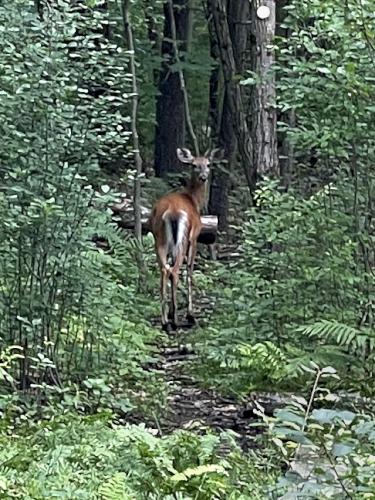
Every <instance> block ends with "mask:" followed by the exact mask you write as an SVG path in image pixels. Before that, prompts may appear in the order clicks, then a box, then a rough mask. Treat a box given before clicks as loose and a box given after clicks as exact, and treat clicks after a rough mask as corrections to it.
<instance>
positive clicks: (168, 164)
mask: <svg viewBox="0 0 375 500" xmlns="http://www.w3.org/2000/svg"><path fill="white" fill-rule="evenodd" d="M173 6H174V20H175V25H176V38H177V41H178V45H179V49H180V51H182V52H184V51H186V50H187V40H188V36H189V20H190V15H189V0H173ZM164 16H165V17H164V40H163V42H162V48H161V52H162V57H163V62H162V64H161V68H160V75H159V88H158V90H159V95H158V97H157V102H156V131H155V173H156V175H157V176H158V177H165V176H166V175H167V174H168V173H170V172H179V171H180V169H181V167H180V166H179V162H178V161H177V158H176V149H177V148H178V147H181V146H183V145H184V143H185V109H184V95H183V92H182V89H181V84H180V77H179V74H178V72H177V71H172V70H171V66H172V65H173V64H174V63H175V58H174V48H173V43H172V42H171V40H172V23H171V16H170V11H169V5H168V2H166V3H165V4H164Z"/></svg>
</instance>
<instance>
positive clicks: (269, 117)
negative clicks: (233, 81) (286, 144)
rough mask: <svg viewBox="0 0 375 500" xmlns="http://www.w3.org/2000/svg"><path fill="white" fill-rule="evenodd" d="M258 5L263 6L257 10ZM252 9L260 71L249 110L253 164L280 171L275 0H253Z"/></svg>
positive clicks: (254, 57)
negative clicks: (274, 40) (273, 45)
mask: <svg viewBox="0 0 375 500" xmlns="http://www.w3.org/2000/svg"><path fill="white" fill-rule="evenodd" d="M260 6H261V7H260ZM259 8H260V9H263V10H258V9H259ZM267 9H268V11H267ZM251 10H252V16H251V19H252V24H251V26H252V28H251V29H252V35H253V41H254V43H253V47H252V52H253V54H252V67H253V68H252V69H253V71H254V72H255V73H256V75H257V83H256V85H255V86H254V88H253V93H252V98H251V111H250V114H251V138H252V144H253V164H254V165H257V170H258V173H259V174H260V175H263V174H273V175H278V174H279V164H278V154H277V135H276V124H277V115H276V88H275V74H274V72H273V68H272V66H273V64H274V61H275V57H274V51H273V48H272V44H273V38H274V36H275V0H262V1H261V2H260V0H254V1H253V2H251ZM263 13H264V15H262V14H263Z"/></svg>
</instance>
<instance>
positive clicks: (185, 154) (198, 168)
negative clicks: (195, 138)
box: [177, 148, 219, 184]
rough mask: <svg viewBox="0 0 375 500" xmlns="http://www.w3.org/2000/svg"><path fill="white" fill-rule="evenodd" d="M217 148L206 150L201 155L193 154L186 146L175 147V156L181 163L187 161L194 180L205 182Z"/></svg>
mask: <svg viewBox="0 0 375 500" xmlns="http://www.w3.org/2000/svg"><path fill="white" fill-rule="evenodd" d="M218 151H219V149H214V150H212V151H210V150H208V151H206V153H205V154H204V155H203V156H193V155H192V154H191V151H190V150H189V149H186V148H178V149H177V157H178V159H179V160H180V162H182V163H188V164H190V165H191V167H192V176H193V177H194V180H195V181H198V182H199V183H201V184H204V183H205V182H207V180H208V177H209V175H210V165H211V164H212V162H213V160H214V157H215V155H216V153H218Z"/></svg>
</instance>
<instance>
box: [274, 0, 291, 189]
mask: <svg viewBox="0 0 375 500" xmlns="http://www.w3.org/2000/svg"><path fill="white" fill-rule="evenodd" d="M288 2H289V0H279V1H278V2H277V4H276V36H277V37H278V38H285V39H287V38H288V37H289V36H290V33H289V31H290V30H289V29H288V28H284V27H282V24H283V21H284V18H285V16H286V12H287V11H285V10H284V7H285V6H286V5H288ZM278 119H279V120H280V121H282V122H284V123H286V124H288V126H289V128H294V127H295V124H296V113H295V111H294V109H291V110H289V111H287V112H285V113H281V112H280V114H279V117H278ZM278 148H279V169H280V179H281V182H282V184H283V186H284V187H285V189H288V188H289V185H290V183H291V178H292V175H293V171H294V147H293V144H291V143H290V141H289V140H288V137H287V133H286V132H283V133H281V134H280V133H279V134H278Z"/></svg>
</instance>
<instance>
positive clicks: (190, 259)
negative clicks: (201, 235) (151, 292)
mask: <svg viewBox="0 0 375 500" xmlns="http://www.w3.org/2000/svg"><path fill="white" fill-rule="evenodd" d="M196 253H197V243H196V242H194V241H191V242H190V244H189V250H188V255H187V292H188V308H187V316H186V318H187V320H188V322H189V323H190V324H195V322H196V321H195V317H194V311H193V271H194V261H195V256H196Z"/></svg>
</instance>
